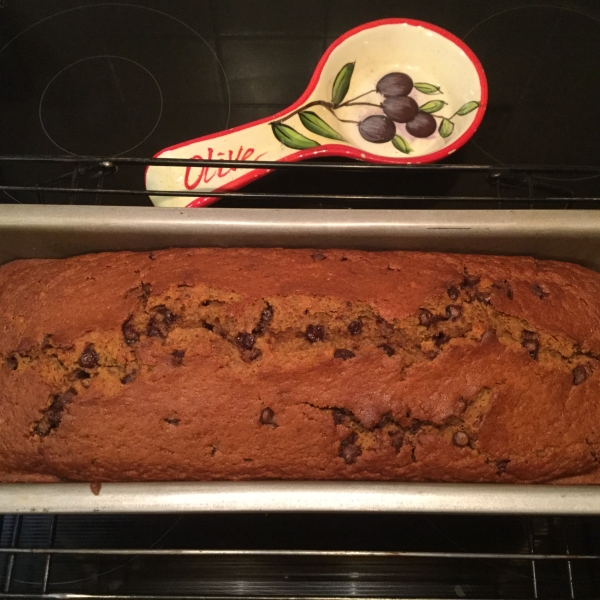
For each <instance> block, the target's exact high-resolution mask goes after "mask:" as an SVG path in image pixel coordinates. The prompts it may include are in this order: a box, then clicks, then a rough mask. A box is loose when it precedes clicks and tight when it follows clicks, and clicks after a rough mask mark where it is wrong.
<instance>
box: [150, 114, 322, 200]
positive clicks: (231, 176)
mask: <svg viewBox="0 0 600 600" xmlns="http://www.w3.org/2000/svg"><path fill="white" fill-rule="evenodd" d="M274 130H277V133H278V134H279V135H280V136H281V135H285V134H286V132H287V130H286V129H285V125H281V124H276V125H272V123H271V122H269V120H266V121H260V122H255V123H250V124H249V125H247V126H244V127H241V128H238V129H233V130H229V131H223V132H221V133H217V134H215V135H211V136H207V137H204V138H199V139H197V140H192V141H191V142H184V143H183V144H179V145H177V146H172V147H171V148H167V149H166V150H164V151H162V152H161V153H160V154H158V155H157V156H156V158H185V159H204V160H243V161H247V162H248V163H255V162H258V161H261V160H264V161H289V160H301V159H302V158H305V157H306V156H313V155H314V154H315V153H316V152H319V153H323V150H324V149H323V147H322V146H318V145H317V144H310V143H309V142H310V140H308V139H307V141H306V142H302V140H300V139H296V140H292V141H291V142H289V140H286V142H288V143H293V144H295V145H296V146H299V145H300V146H301V145H304V146H306V147H305V148H298V147H295V148H291V147H289V146H286V145H284V144H283V143H282V142H281V141H279V139H278V137H276V134H275V132H274ZM271 170H272V169H260V168H257V167H250V166H249V167H248V168H247V169H245V168H239V167H237V168H236V167H233V168H228V167H209V166H198V167H160V166H150V167H149V168H148V169H147V170H146V188H147V189H148V190H149V191H150V196H151V198H152V201H153V202H154V204H156V205H157V206H190V207H201V206H208V205H209V204H212V203H213V202H216V201H217V200H218V198H215V197H214V196H213V197H211V196H209V194H210V192H213V191H226V190H235V189H238V188H240V187H242V186H243V185H246V184H248V183H249V182H251V181H254V180H255V179H258V178H260V177H262V176H263V175H266V174H267V173H269V172H270V171H271ZM153 189H154V190H173V191H174V192H175V191H176V190H185V191H188V192H190V191H195V192H197V193H198V197H197V198H194V197H193V196H177V195H176V194H175V193H174V194H173V196H152V192H151V190H153Z"/></svg>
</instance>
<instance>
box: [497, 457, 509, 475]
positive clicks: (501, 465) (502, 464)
mask: <svg viewBox="0 0 600 600" xmlns="http://www.w3.org/2000/svg"><path fill="white" fill-rule="evenodd" d="M509 462H510V459H509V458H506V459H505V460H497V461H496V473H498V475H502V473H504V471H506V467H507V466H508V463H509Z"/></svg>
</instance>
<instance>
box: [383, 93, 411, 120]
mask: <svg viewBox="0 0 600 600" xmlns="http://www.w3.org/2000/svg"><path fill="white" fill-rule="evenodd" d="M381 106H382V108H383V112H384V113H385V114H386V115H387V116H388V117H389V118H390V119H392V121H396V123H408V122H409V121H412V119H414V118H415V116H416V114H417V113H418V112H419V105H418V104H417V103H416V102H415V101H414V100H413V99H412V98H409V97H408V96H390V97H389V98H386V99H385V100H384V101H383V104H382V105H381Z"/></svg>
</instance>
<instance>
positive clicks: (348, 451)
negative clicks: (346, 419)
mask: <svg viewBox="0 0 600 600" xmlns="http://www.w3.org/2000/svg"><path fill="white" fill-rule="evenodd" d="M357 440H358V435H356V433H355V432H352V433H351V434H350V435H348V436H347V437H345V438H344V439H343V440H342V441H341V442H340V449H339V451H338V456H339V457H340V458H341V459H343V461H344V462H345V463H346V464H347V465H351V464H353V463H355V462H356V459H357V458H358V457H359V456H360V455H361V454H362V450H361V448H360V446H357V445H356V441H357Z"/></svg>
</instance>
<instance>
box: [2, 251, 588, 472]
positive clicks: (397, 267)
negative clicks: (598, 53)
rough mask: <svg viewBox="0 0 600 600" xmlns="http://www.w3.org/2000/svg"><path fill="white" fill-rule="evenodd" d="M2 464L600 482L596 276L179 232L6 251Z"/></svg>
mask: <svg viewBox="0 0 600 600" xmlns="http://www.w3.org/2000/svg"><path fill="white" fill-rule="evenodd" d="M0 308H1V311H2V316H1V317H0V323H1V335H0V481H3V482H17V481H21V482H45V481H89V482H102V481H148V480H151V481H171V480H210V479H365V480H399V481H440V482H443V481H447V482H515V483H528V482H549V483H600V470H599V468H598V457H597V451H598V449H600V369H599V368H598V364H599V363H598V361H599V358H600V274H598V273H595V272H593V271H589V270H586V269H584V268H582V267H579V266H576V265H572V264H566V263H558V262H550V261H538V260H534V259H532V258H522V257H494V256H467V255H451V254H433V253H430V254H428V253H414V252H376V253H375V252H374V253H369V252H361V251H347V250H327V251H325V250H319V251H315V250H278V249H174V250H164V251H159V252H151V253H147V252H146V253H130V252H119V253H105V254H92V255H86V256H79V257H75V258H69V259H56V260H21V261H15V262H13V263H10V264H7V265H4V266H3V267H1V268H0Z"/></svg>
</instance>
